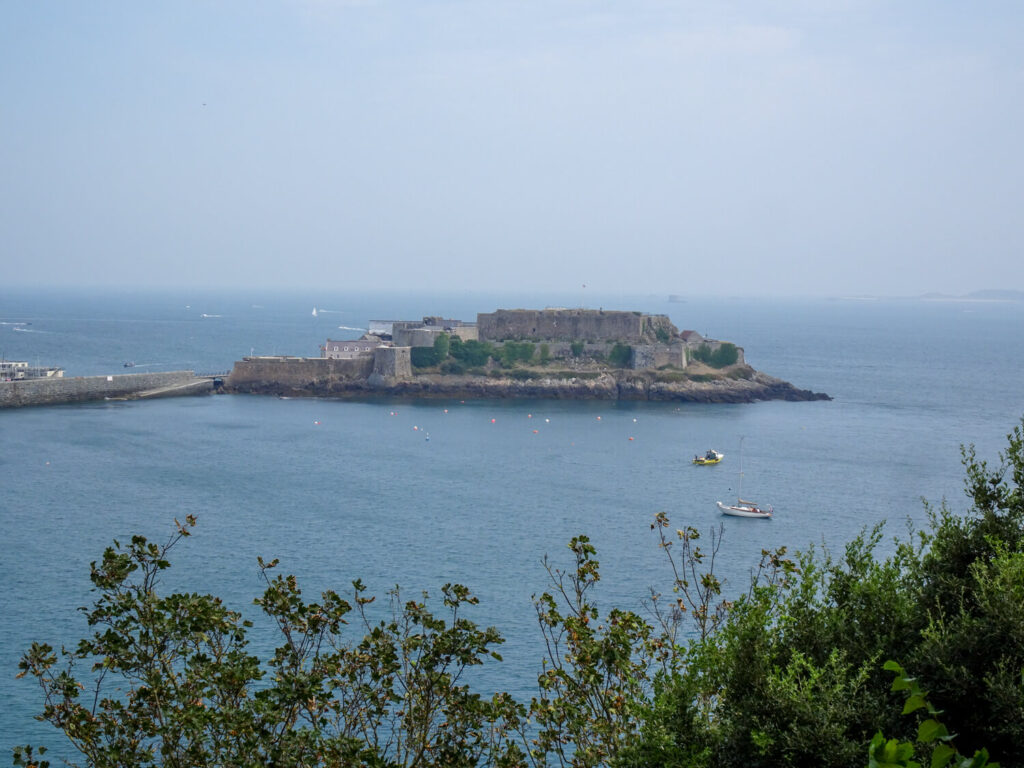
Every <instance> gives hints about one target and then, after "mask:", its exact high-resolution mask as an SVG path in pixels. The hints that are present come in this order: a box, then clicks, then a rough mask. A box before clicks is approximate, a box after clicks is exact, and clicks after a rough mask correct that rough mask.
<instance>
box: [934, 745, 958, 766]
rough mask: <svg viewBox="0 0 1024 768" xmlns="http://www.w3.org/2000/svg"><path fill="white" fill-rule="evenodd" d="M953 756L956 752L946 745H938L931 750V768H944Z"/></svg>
mask: <svg viewBox="0 0 1024 768" xmlns="http://www.w3.org/2000/svg"><path fill="white" fill-rule="evenodd" d="M955 754H956V750H955V749H953V748H952V747H951V746H949V745H948V744H939V745H938V746H936V747H935V749H934V750H932V762H931V768H945V766H946V765H947V764H948V763H949V761H950V760H952V759H953V756H954V755H955Z"/></svg>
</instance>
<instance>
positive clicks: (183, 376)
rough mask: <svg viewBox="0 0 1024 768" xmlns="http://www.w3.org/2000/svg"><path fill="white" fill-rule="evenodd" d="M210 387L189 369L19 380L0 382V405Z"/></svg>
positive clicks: (78, 400) (54, 402)
mask: <svg viewBox="0 0 1024 768" xmlns="http://www.w3.org/2000/svg"><path fill="white" fill-rule="evenodd" d="M212 388H213V382H212V380H210V379H205V378H197V377H196V375H195V374H194V373H193V372H192V371H169V372H165V373H122V374H117V375H114V376H74V377H67V376H65V377H63V378H46V379H22V380H20V381H4V382H0V408H20V407H23V406H28V405H59V404H61V403H81V402H88V401H89V400H104V399H107V398H134V397H156V396H159V395H164V396H170V395H176V394H181V395H184V394H195V393H196V392H198V391H208V390H210V389H212Z"/></svg>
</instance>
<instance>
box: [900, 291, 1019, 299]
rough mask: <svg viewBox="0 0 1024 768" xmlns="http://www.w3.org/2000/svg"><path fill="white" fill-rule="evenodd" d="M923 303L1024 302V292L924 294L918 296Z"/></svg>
mask: <svg viewBox="0 0 1024 768" xmlns="http://www.w3.org/2000/svg"><path fill="white" fill-rule="evenodd" d="M920 298H921V299H924V300H925V301H1024V291H1012V290H1006V289H1003V288H986V289H983V290H980V291H972V292H971V293H965V294H962V295H960V296H954V295H951V294H948V293H925V294H923V295H921V296H920Z"/></svg>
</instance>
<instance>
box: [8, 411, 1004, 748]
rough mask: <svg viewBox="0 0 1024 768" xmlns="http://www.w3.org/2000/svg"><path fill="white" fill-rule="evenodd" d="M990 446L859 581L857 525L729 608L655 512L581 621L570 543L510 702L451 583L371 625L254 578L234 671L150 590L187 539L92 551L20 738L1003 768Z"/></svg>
mask: <svg viewBox="0 0 1024 768" xmlns="http://www.w3.org/2000/svg"><path fill="white" fill-rule="evenodd" d="M1008 440H1009V446H1008V449H1007V451H1006V453H1005V454H1004V455H1002V456H1001V460H1000V462H999V465H998V466H996V467H995V468H989V466H988V465H987V463H986V462H985V461H981V460H979V459H978V458H977V456H976V455H975V452H974V450H973V449H972V448H969V449H965V450H964V453H963V463H964V467H965V469H966V488H967V492H968V496H969V497H970V499H971V500H972V507H971V509H970V511H969V513H968V514H967V515H966V516H963V517H960V516H956V515H954V514H953V513H952V512H951V511H950V510H949V509H948V508H947V507H946V506H945V505H943V506H941V507H939V508H937V509H929V510H928V512H929V520H930V527H929V528H928V529H927V530H925V531H920V532H917V533H916V534H915V535H913V536H912V537H911V538H910V539H909V540H907V541H897V542H896V543H895V549H894V554H892V555H891V556H889V557H887V558H884V559H882V558H879V557H878V556H877V555H876V554H875V551H876V549H877V547H878V544H879V543H880V541H881V535H882V530H881V527H880V526H876V527H874V528H872V529H869V530H866V531H865V532H864V533H863V534H862V535H860V536H858V537H857V538H856V539H854V541H852V542H850V543H849V544H848V545H847V546H846V547H845V549H844V551H843V552H842V553H841V554H839V555H838V556H834V555H832V554H831V553H829V552H827V551H818V550H817V549H814V548H812V549H809V550H807V551H805V552H802V553H799V554H797V555H796V556H795V557H793V558H792V559H790V558H787V557H786V551H785V550H784V549H780V550H777V551H765V552H763V555H762V559H761V562H760V563H759V564H758V565H757V567H756V569H755V575H754V578H753V579H752V582H751V585H750V588H749V590H748V591H747V592H746V594H744V595H742V596H739V597H738V598H737V599H736V600H734V601H725V600H723V598H722V584H721V582H720V581H719V580H718V579H717V577H715V575H714V561H715V557H716V555H717V553H718V551H719V549H720V547H721V545H722V540H721V529H719V530H718V531H717V532H713V534H712V537H711V540H710V544H709V545H708V549H707V550H706V551H705V550H702V549H701V547H700V546H699V544H700V535H699V533H698V532H697V531H696V530H694V529H692V528H687V529H684V530H679V531H676V532H675V535H674V536H673V535H672V534H671V533H670V530H671V529H670V525H669V520H668V518H667V517H666V516H665V515H664V514H659V515H658V516H656V518H655V521H654V524H653V525H652V528H653V529H654V530H655V531H656V532H657V535H658V539H659V546H660V547H661V548H662V549H663V551H664V552H665V555H666V560H667V563H668V565H669V573H670V576H669V579H668V588H667V589H666V591H665V592H664V593H661V594H659V593H653V594H652V595H651V596H650V599H649V602H648V608H649V615H648V616H646V617H644V616H642V615H640V614H638V613H635V612H630V611H622V610H619V609H612V610H610V611H607V612H604V613H602V612H601V611H600V609H599V606H598V603H597V601H596V591H597V585H598V582H599V580H600V566H599V563H598V561H597V559H596V551H595V550H594V548H593V546H592V545H591V544H590V542H589V540H588V539H587V538H586V537H585V536H578V537H576V538H574V539H573V540H572V541H571V542H570V544H569V548H570V552H571V558H572V559H571V563H570V564H569V565H568V566H562V565H559V564H558V563H556V562H551V561H547V560H545V568H546V570H547V575H548V590H547V591H546V592H544V593H542V594H541V595H539V596H537V597H535V606H536V609H537V618H538V622H539V626H540V630H541V634H542V637H543V641H544V647H545V648H546V649H547V652H546V655H545V657H544V659H543V660H542V665H541V669H540V671H539V674H538V694H537V696H535V697H534V698H533V699H532V700H531V702H530V703H529V704H526V703H521V702H517V701H515V700H514V699H513V698H512V697H511V696H510V695H508V694H507V693H501V692H499V693H494V694H491V695H483V694H481V693H480V692H478V691H476V690H474V689H472V688H471V687H470V686H469V685H468V683H467V682H466V680H465V676H466V674H467V673H468V671H469V670H470V669H471V668H473V667H477V666H480V665H482V664H484V663H485V662H491V663H493V662H498V661H500V658H501V657H500V655H499V654H498V653H497V650H496V649H497V647H498V646H500V644H501V643H502V641H503V640H502V637H501V635H500V633H499V632H498V630H497V629H495V628H487V629H482V628H480V627H478V626H477V625H476V624H475V623H474V622H472V621H470V620H469V619H468V618H466V616H465V614H466V612H467V611H468V610H471V608H472V606H473V605H474V604H475V603H476V602H477V600H476V598H475V597H474V596H473V595H472V594H471V592H470V591H469V590H468V589H467V588H466V587H463V586H461V585H457V584H447V585H445V586H444V587H442V589H441V593H440V595H439V598H438V599H431V598H429V597H428V596H427V595H426V594H423V595H421V596H419V598H418V599H408V598H407V597H406V596H405V595H404V594H403V593H402V592H401V591H400V590H398V589H397V588H396V589H395V590H393V591H392V592H390V593H389V594H388V596H387V598H388V600H387V606H386V607H384V609H383V610H381V608H379V607H378V608H377V609H376V610H377V611H379V612H378V613H375V612H374V609H371V608H370V607H369V606H371V604H373V603H374V598H373V597H370V596H367V594H366V590H365V587H364V586H363V585H362V584H361V583H360V582H359V581H356V582H354V583H353V584H352V586H351V593H350V595H349V596H348V597H347V598H344V597H342V596H341V595H339V594H338V593H336V592H333V591H327V592H324V593H323V594H322V595H321V596H320V600H319V601H316V602H307V601H306V599H305V598H304V597H303V596H302V593H301V590H300V589H299V586H298V583H297V581H296V579H295V578H294V577H293V576H283V575H277V572H276V568H277V566H278V563H277V561H276V560H274V561H270V562H264V561H263V560H260V561H259V566H260V573H261V575H262V578H263V580H264V585H265V590H264V592H263V594H262V595H261V596H260V597H259V598H257V599H256V601H255V603H256V605H258V606H259V608H260V609H261V610H262V612H263V615H264V617H265V619H267V620H269V622H270V623H271V624H272V625H273V626H274V627H276V630H277V632H278V633H279V634H278V636H279V645H278V647H277V648H276V650H275V651H274V653H273V655H272V656H271V657H269V658H265V659H261V658H259V657H257V656H256V655H254V654H253V653H252V652H251V651H250V649H249V647H248V639H247V633H248V630H249V628H250V626H251V624H250V622H248V621H246V620H244V619H243V618H242V617H241V615H240V614H239V613H237V612H236V611H233V610H231V609H229V608H228V607H226V606H225V605H224V604H223V602H222V601H221V600H220V599H219V598H217V597H215V596H213V595H201V594H194V593H191V594H182V593H175V594H170V595H162V594H161V593H160V589H159V587H160V576H161V574H162V573H163V572H164V571H165V570H166V569H167V568H169V567H170V560H169V557H170V554H171V551H172V550H173V548H174V547H175V546H177V545H178V544H179V543H180V542H181V541H182V540H183V539H185V538H186V537H188V536H189V535H191V533H192V529H193V527H194V526H195V519H194V518H192V517H189V518H187V519H186V521H185V522H184V523H181V524H178V525H177V528H176V530H175V531H174V533H173V535H172V536H171V537H170V538H169V539H168V540H167V541H166V542H165V543H163V544H157V543H154V542H151V541H149V540H147V539H146V538H144V537H141V536H136V537H133V538H132V540H131V541H130V542H128V543H127V544H125V545H122V544H120V543H118V542H115V543H114V545H113V546H112V547H110V548H108V549H107V550H106V551H105V552H104V553H103V557H102V559H101V560H100V561H99V562H98V563H93V564H92V569H91V576H90V578H91V580H92V582H93V585H94V587H95V590H96V592H97V595H98V596H97V598H96V600H95V602H94V603H93V605H92V606H91V607H90V608H88V609H86V616H87V618H88V621H89V625H90V627H91V628H92V629H91V632H92V634H91V635H90V636H88V637H86V638H84V639H83V640H82V641H81V642H80V643H79V645H78V646H77V647H76V648H75V649H73V650H63V649H62V650H61V651H60V653H59V654H58V653H57V652H55V651H54V649H53V648H51V647H50V646H48V645H45V644H41V643H35V644H33V645H32V648H31V649H30V650H29V651H28V653H26V655H25V656H24V658H23V659H22V662H21V664H20V669H21V673H20V675H21V676H29V677H33V678H35V679H36V680H37V682H38V683H39V685H40V686H41V690H42V696H43V705H44V706H43V712H42V714H41V719H43V720H45V721H48V722H50V723H51V724H53V725H54V726H55V727H56V728H58V729H59V730H61V731H63V733H64V734H65V735H66V736H67V738H68V739H69V741H70V743H71V745H72V746H73V748H74V749H76V750H77V751H78V752H79V753H80V754H81V756H82V759H83V764H84V765H88V766H97V767H98V766H122V765H133V766H134V765H139V766H146V765H166V766H211V765H253V764H273V765H280V766H361V765H366V766H381V767H383V766H388V767H391V766H442V765H443V766H477V765H489V766H502V767H504V766H520V765H521V766H531V768H539V767H540V766H550V765H559V766H567V765H572V766H598V765H611V766H636V767H638V768H639V766H701V767H703V766H760V765H763V766H768V765H771V766H776V765H782V766H805V765H823V766H843V767H844V768H845V767H847V766H848V767H849V768H859V767H860V766H864V765H871V766H889V765H892V766H907V767H908V768H909V767H910V766H915V765H919V764H928V765H932V766H947V765H950V766H974V767H975V768H982V766H991V765H994V764H993V763H989V762H988V753H987V752H985V751H984V748H986V747H987V749H988V750H990V751H991V754H992V756H993V757H995V758H998V759H1000V760H1003V761H1005V763H1006V764H1008V765H1020V764H1024V679H1022V675H1021V670H1022V669H1024V632H1022V627H1024V496H1022V488H1024V434H1022V429H1021V426H1017V427H1016V428H1015V429H1014V430H1013V432H1012V433H1011V434H1010V435H1009V436H1008ZM438 602H439V604H438ZM58 659H59V660H58ZM897 662H898V663H897ZM893 673H895V675H896V677H895V682H894V680H893ZM904 712H905V713H907V714H906V715H904V714H903V713H904ZM883 734H884V735H883ZM954 735H955V742H954ZM958 749H959V750H962V751H963V753H961V752H958V751H957V750H958ZM42 753H43V750H42V749H41V748H37V749H32V748H30V747H19V748H17V749H16V750H15V756H14V762H15V765H21V766H29V765H33V766H40V768H41V767H42V766H44V765H46V761H45V760H42V759H41V757H40V756H41V754H42ZM964 754H970V755H973V756H972V757H964V756H963V755H964Z"/></svg>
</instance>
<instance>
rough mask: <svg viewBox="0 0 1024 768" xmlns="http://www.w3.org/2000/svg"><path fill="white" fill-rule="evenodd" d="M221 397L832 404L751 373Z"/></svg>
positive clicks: (329, 383) (326, 383)
mask: <svg viewBox="0 0 1024 768" xmlns="http://www.w3.org/2000/svg"><path fill="white" fill-rule="evenodd" d="M224 391H225V392H233V393H239V394H260V395H276V396H279V397H335V398H363V397H403V398H416V399H420V398H422V399H427V398H431V399H460V400H466V399H483V398H490V399H520V398H521V399H549V400H633V401H651V402H680V403H754V402H759V401H765V400H787V401H792V402H803V401H813V400H831V399H832V398H831V397H830V396H829V395H827V394H825V393H823V392H812V391H810V390H807V389H799V388H797V387H795V386H793V385H792V384H790V383H789V382H787V381H783V380H782V379H777V378H774V377H772V376H768V375H767V374H764V373H761V372H759V371H753V370H751V372H750V374H749V376H748V377H747V378H727V377H722V378H713V379H710V380H707V381H701V380H683V381H671V382H666V381H657V380H656V379H655V378H654V377H651V376H643V375H637V373H636V372H635V371H627V372H623V374H622V375H616V374H614V373H612V372H603V373H599V374H596V375H591V376H585V375H581V376H577V377H573V376H568V377H566V376H564V375H562V376H551V377H544V376H542V375H541V376H537V377H534V378H529V379H524V380H519V379H514V378H504V377H495V376H465V375H449V374H429V373H428V374H418V375H415V376H413V377H412V378H409V379H403V380H395V381H375V382H373V383H371V382H370V381H368V380H366V379H342V378H330V379H326V380H323V379H322V380H310V381H308V382H302V383H299V382H290V383H285V382H283V381H280V380H272V379H264V380H252V379H247V380H244V381H237V380H236V381H234V382H233V381H232V377H229V378H228V380H227V381H226V382H225V387H224Z"/></svg>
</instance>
